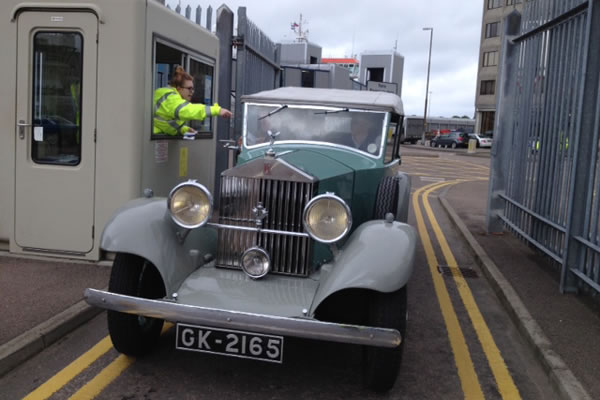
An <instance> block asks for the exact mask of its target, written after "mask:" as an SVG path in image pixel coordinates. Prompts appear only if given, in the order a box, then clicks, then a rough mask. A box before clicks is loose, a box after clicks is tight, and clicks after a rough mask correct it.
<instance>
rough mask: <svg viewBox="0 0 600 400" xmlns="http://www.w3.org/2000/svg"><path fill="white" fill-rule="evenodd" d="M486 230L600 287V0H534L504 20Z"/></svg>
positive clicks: (566, 280) (575, 279)
mask: <svg viewBox="0 0 600 400" xmlns="http://www.w3.org/2000/svg"><path fill="white" fill-rule="evenodd" d="M504 27H505V35H504V43H503V48H502V62H501V66H500V82H499V85H498V88H499V94H498V103H497V104H498V107H497V112H496V121H495V132H496V133H495V137H494V142H495V143H494V148H493V149H492V156H493V158H492V174H491V180H490V203H489V209H488V230H489V231H492V232H493V231H500V230H502V227H503V226H507V227H508V228H509V229H510V230H512V231H513V232H515V233H516V234H518V235H519V236H521V237H522V238H524V239H525V240H526V241H528V242H529V243H530V244H532V245H533V246H535V247H537V248H538V249H539V250H541V251H542V252H544V253H545V254H546V255H548V256H549V257H550V258H551V259H552V260H554V262H555V263H556V264H557V266H558V267H560V268H561V282H560V290H561V292H572V291H576V290H579V289H586V290H589V288H591V289H593V290H595V291H598V292H600V232H599V229H598V222H599V217H600V197H599V196H600V192H599V190H600V157H599V154H598V149H599V125H600V122H599V120H600V99H599V90H598V89H599V82H600V43H599V41H598V40H592V38H594V37H596V38H597V37H598V35H599V34H600V0H535V1H530V2H528V3H527V4H526V5H525V8H524V12H523V16H521V15H520V14H519V13H518V12H517V11H514V12H513V13H512V14H510V15H509V16H508V17H507V18H506V19H505V21H504Z"/></svg>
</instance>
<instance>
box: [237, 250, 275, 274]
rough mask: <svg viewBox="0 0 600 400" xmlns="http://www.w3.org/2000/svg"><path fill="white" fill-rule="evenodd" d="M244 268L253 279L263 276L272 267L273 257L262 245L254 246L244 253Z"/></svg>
mask: <svg viewBox="0 0 600 400" xmlns="http://www.w3.org/2000/svg"><path fill="white" fill-rule="evenodd" d="M242 269H243V270H244V272H245V273H246V275H248V276H249V277H250V278H252V279H258V278H262V277H263V276H265V275H266V274H268V273H269V270H270V269H271V258H270V257H269V254H267V252H266V251H265V250H263V249H261V248H260V247H252V248H250V249H248V250H246V251H245V252H244V254H242Z"/></svg>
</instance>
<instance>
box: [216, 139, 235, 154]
mask: <svg viewBox="0 0 600 400" xmlns="http://www.w3.org/2000/svg"><path fill="white" fill-rule="evenodd" d="M219 143H221V144H222V145H223V147H224V148H226V149H227V150H230V151H232V150H235V151H237V150H239V149H240V146H236V145H235V140H233V139H220V140H219Z"/></svg>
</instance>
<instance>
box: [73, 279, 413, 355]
mask: <svg viewBox="0 0 600 400" xmlns="http://www.w3.org/2000/svg"><path fill="white" fill-rule="evenodd" d="M84 297H85V301H87V302H88V304H90V305H92V306H96V307H100V308H105V309H107V310H113V311H119V312H124V313H128V314H136V315H144V316H147V317H154V318H160V319H165V320H167V321H171V322H185V323H188V324H195V325H206V326H212V327H215V328H224V329H236V330H244V331H251V332H258V333H268V334H272V335H282V336H293V337H299V338H305V339H316V340H325V341H330V342H339V343H351V344H359V345H367V346H377V347H397V346H399V345H400V343H401V342H402V337H401V335H400V332H398V331H397V330H395V329H386V328H372V327H367V326H359V325H343V324H335V323H331V322H321V321H317V320H314V319H308V318H307V319H303V318H286V317H275V316H271V315H263V314H251V313H245V312H236V311H228V310H219V309H214V308H205V307H198V306H191V305H186V304H180V303H175V302H171V301H164V300H150V299H143V298H140V297H132V296H125V295H122V294H116V293H110V292H106V291H102V290H96V289H86V290H85V293H84Z"/></svg>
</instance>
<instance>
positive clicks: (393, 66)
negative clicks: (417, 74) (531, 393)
mask: <svg viewBox="0 0 600 400" xmlns="http://www.w3.org/2000/svg"><path fill="white" fill-rule="evenodd" d="M403 75H404V57H403V56H402V55H400V54H398V53H396V52H395V51H367V52H363V53H361V55H360V74H359V81H360V83H361V84H363V85H366V87H367V88H368V90H383V91H386V92H392V93H395V94H397V95H398V96H400V97H402V77H403ZM370 83H375V84H376V83H381V85H379V86H383V87H374V86H373V87H371V84H370ZM375 86H377V84H376V85H375Z"/></svg>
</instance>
